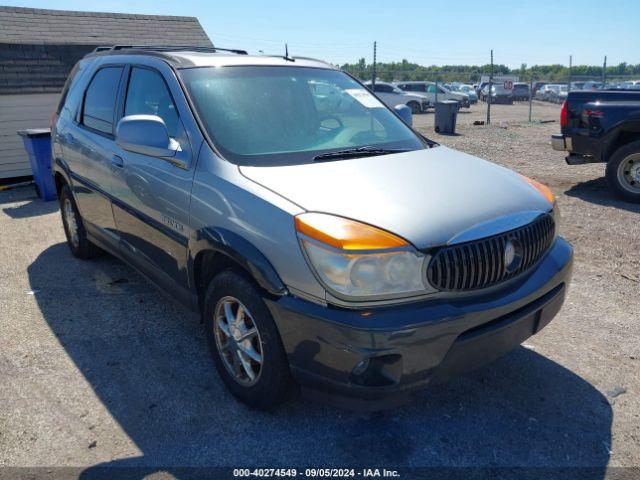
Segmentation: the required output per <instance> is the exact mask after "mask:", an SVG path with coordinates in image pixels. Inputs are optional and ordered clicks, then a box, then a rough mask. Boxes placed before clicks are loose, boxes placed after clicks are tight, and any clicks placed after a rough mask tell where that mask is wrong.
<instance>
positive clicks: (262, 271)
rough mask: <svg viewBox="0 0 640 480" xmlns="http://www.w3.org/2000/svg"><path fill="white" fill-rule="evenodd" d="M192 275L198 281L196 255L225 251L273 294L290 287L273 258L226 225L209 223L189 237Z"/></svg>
mask: <svg viewBox="0 0 640 480" xmlns="http://www.w3.org/2000/svg"><path fill="white" fill-rule="evenodd" d="M189 244H190V245H189V272H190V273H189V276H190V281H191V284H192V285H195V284H196V282H195V259H196V258H197V257H198V254H199V253H201V252H204V251H214V252H218V253H221V254H223V255H226V256H227V257H229V258H231V259H232V260H234V261H235V262H236V263H238V264H239V265H241V266H242V267H243V268H244V269H245V270H247V271H248V272H249V273H250V274H251V276H252V277H253V278H254V280H255V281H256V282H258V285H260V286H261V287H262V288H264V289H265V290H266V291H267V292H268V293H270V294H272V295H277V296H282V295H285V294H286V293H287V288H286V286H285V285H284V283H283V282H282V280H281V279H280V276H279V275H278V272H276V270H275V268H273V265H271V262H269V260H268V259H267V257H265V256H264V254H263V253H262V252H260V250H258V249H257V248H256V247H255V246H254V245H253V244H252V243H251V242H249V241H247V240H246V239H245V238H243V237H242V236H240V235H238V234H237V233H234V232H232V231H231V230H227V229H225V228H215V227H206V228H203V229H201V230H198V231H197V232H195V234H194V235H193V236H192V238H191V240H190V241H189Z"/></svg>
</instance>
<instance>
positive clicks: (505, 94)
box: [482, 84, 513, 105]
mask: <svg viewBox="0 0 640 480" xmlns="http://www.w3.org/2000/svg"><path fill="white" fill-rule="evenodd" d="M488 97H489V84H487V85H485V87H484V88H483V89H482V99H483V100H484V101H485V102H486V101H488ZM491 103H504V104H507V105H511V104H513V94H512V93H511V90H507V89H506V88H504V86H503V85H502V84H492V85H491Z"/></svg>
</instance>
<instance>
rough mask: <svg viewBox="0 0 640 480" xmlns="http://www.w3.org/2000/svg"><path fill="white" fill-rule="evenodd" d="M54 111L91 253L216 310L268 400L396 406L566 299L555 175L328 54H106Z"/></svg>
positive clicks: (65, 182)
mask: <svg viewBox="0 0 640 480" xmlns="http://www.w3.org/2000/svg"><path fill="white" fill-rule="evenodd" d="M56 115H57V116H56V117H54V128H53V132H52V138H53V147H52V148H53V163H54V165H53V168H54V174H55V180H56V185H57V189H58V195H59V198H60V203H61V211H62V221H63V224H64V230H65V233H66V236H67V240H68V244H69V248H70V249H71V252H72V253H73V254H74V255H75V256H77V257H79V258H82V259H88V258H90V257H92V256H93V255H95V254H96V253H97V252H98V251H101V250H104V251H107V252H109V253H111V254H113V255H115V256H117V257H120V258H121V259H123V260H124V261H126V262H127V263H129V264H130V265H132V266H133V267H135V268H136V269H137V270H139V271H140V272H141V273H142V274H144V275H145V276H147V277H148V278H149V279H150V280H151V281H152V282H153V283H154V284H156V285H157V286H158V287H160V288H161V289H163V290H165V291H167V292H168V293H169V294H170V295H171V296H172V297H174V298H176V299H177V300H179V301H180V302H182V303H184V304H185V305H186V306H187V307H188V308H190V309H192V310H194V311H198V312H201V314H202V319H203V322H204V324H205V327H206V331H207V334H208V338H209V342H210V345H211V351H212V355H213V360H214V363H215V366H216V367H217V370H218V371H219V373H220V375H221V377H222V379H223V380H224V382H225V384H226V385H227V387H228V388H229V390H230V391H231V392H232V393H233V394H234V395H235V396H237V397H238V398H239V399H240V400H242V401H243V402H246V403H247V404H249V405H252V406H254V407H257V408H269V407H272V406H274V405H276V404H278V403H280V402H282V401H283V400H284V399H285V398H287V397H288V395H289V393H290V392H292V391H293V392H295V391H296V389H295V388H294V386H296V385H299V386H302V387H303V390H305V391H311V392H316V393H318V392H321V393H322V394H324V395H323V396H324V398H327V399H337V400H343V401H350V402H351V403H355V404H358V405H365V406H369V407H373V408H377V407H379V406H386V405H388V404H389V402H393V403H395V402H397V401H398V400H402V399H405V398H407V397H408V396H409V395H410V394H411V393H412V392H414V391H416V390H418V389H421V388H424V387H425V386H427V385H429V384H432V383H435V382H439V381H442V380H445V379H446V378H448V377H450V376H451V375H454V374H457V373H459V372H462V371H465V370H467V369H469V368H472V367H477V366H479V365H482V364H485V363H487V362H488V361H490V360H492V359H494V358H496V357H498V356H500V355H501V354H503V353H505V352H507V351H509V350H511V349H512V348H514V347H515V346H517V345H518V344H520V343H521V342H522V341H523V340H525V339H526V338H528V337H529V336H530V335H533V334H535V333H537V332H538V331H540V329H542V328H543V327H544V326H545V325H546V324H547V323H549V321H550V320H551V319H552V318H553V317H554V316H555V315H556V313H557V312H558V310H559V309H560V306H561V305H562V302H563V300H564V296H565V292H566V290H567V284H568V281H569V276H570V271H571V264H572V248H571V247H570V245H569V244H568V243H567V242H566V241H564V240H563V239H562V238H560V237H558V236H557V221H558V215H557V208H556V202H555V199H554V196H553V194H552V193H551V191H550V190H549V189H548V188H546V187H545V186H543V185H541V184H539V183H537V182H536V181H534V180H531V179H528V178H525V177H522V176H520V175H518V174H517V173H514V172H512V171H509V170H507V169H505V168H502V167H500V166H497V165H495V164H493V163H490V162H487V161H484V160H480V159H478V158H475V157H473V156H470V155H466V154H463V153H460V152H457V151H455V150H451V149H449V148H446V147H444V146H440V145H438V144H436V143H434V142H433V141H431V140H428V139H426V138H424V137H423V136H422V135H420V134H419V133H417V132H416V131H414V130H412V128H411V127H409V126H407V125H406V124H405V123H404V122H403V121H402V120H401V118H400V117H399V116H398V115H397V114H396V113H395V112H394V111H393V110H391V109H389V108H387V107H386V106H385V105H384V104H383V103H382V102H381V101H380V100H379V99H378V98H377V97H376V96H375V94H373V93H371V92H370V91H369V90H367V89H366V88H365V87H364V86H363V85H362V84H361V83H359V82H358V81H357V80H355V79H354V78H352V77H350V76H349V75H348V74H346V73H344V72H342V71H340V70H338V69H336V68H334V67H332V66H331V65H328V64H326V63H323V62H320V61H316V60H311V59H306V58H295V59H293V58H289V57H285V58H283V57H268V56H255V57H254V56H249V55H246V53H245V52H243V51H223V50H221V49H217V50H213V49H210V50H206V49H197V48H191V49H180V48H173V49H172V48H160V47H155V48H153V47H146V48H145V47H136V48H131V47H111V48H100V49H98V51H96V52H94V53H92V54H90V55H88V56H87V57H86V58H84V59H83V60H81V61H80V62H79V63H78V64H77V65H76V66H75V68H74V69H73V71H72V73H71V75H70V77H69V80H68V81H67V85H66V87H65V89H64V93H63V95H62V99H61V101H60V106H59V108H58V111H57V114H56ZM123 301H126V299H125V300H123Z"/></svg>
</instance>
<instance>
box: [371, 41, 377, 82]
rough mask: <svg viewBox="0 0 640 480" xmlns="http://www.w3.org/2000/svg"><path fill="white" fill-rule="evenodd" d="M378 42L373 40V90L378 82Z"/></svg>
mask: <svg viewBox="0 0 640 480" xmlns="http://www.w3.org/2000/svg"><path fill="white" fill-rule="evenodd" d="M377 43H378V42H373V68H372V69H371V90H373V87H374V86H375V84H376V50H377V48H378V45H377Z"/></svg>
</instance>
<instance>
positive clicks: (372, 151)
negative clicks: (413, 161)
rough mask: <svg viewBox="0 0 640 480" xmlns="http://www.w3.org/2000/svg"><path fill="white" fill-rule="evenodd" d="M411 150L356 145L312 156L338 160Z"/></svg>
mask: <svg viewBox="0 0 640 480" xmlns="http://www.w3.org/2000/svg"><path fill="white" fill-rule="evenodd" d="M410 151H411V150H403V149H398V148H395V149H394V148H377V147H358V148H347V149H345V150H336V151H335V152H328V153H321V154H320V155H316V156H315V157H313V159H314V160H315V161H320V160H339V159H342V158H357V157H373V156H376V155H389V154H391V153H403V152H410Z"/></svg>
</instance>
